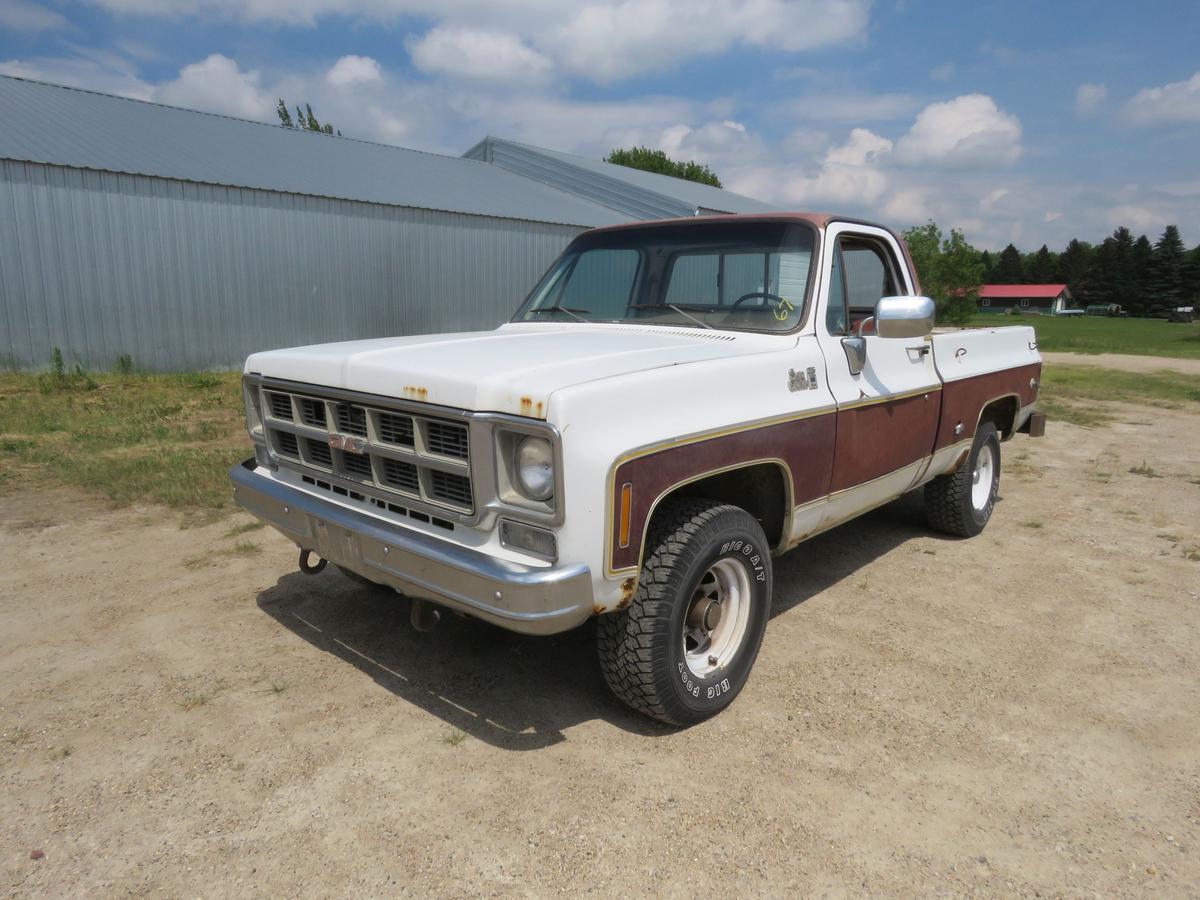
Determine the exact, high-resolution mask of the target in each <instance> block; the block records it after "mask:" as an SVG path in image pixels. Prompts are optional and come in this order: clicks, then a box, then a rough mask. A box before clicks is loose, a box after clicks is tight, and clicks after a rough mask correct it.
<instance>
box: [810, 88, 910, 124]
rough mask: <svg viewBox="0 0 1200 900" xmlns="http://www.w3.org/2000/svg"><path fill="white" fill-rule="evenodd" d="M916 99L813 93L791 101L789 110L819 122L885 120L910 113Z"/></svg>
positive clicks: (888, 95)
mask: <svg viewBox="0 0 1200 900" xmlns="http://www.w3.org/2000/svg"><path fill="white" fill-rule="evenodd" d="M918 105H919V104H918V101H917V99H916V98H915V97H913V96H912V95H911V94H835V93H829V92H825V93H815V94H812V95H810V96H806V97H801V98H799V99H797V100H793V101H792V102H791V103H790V104H789V105H788V111H789V112H790V113H791V114H792V115H795V116H799V117H803V118H805V119H815V120H817V121H821V122H846V123H848V124H862V123H863V122H886V121H890V120H893V119H900V118H905V117H907V116H909V115H911V114H912V113H913V111H914V110H915V109H916V108H917V106H918Z"/></svg>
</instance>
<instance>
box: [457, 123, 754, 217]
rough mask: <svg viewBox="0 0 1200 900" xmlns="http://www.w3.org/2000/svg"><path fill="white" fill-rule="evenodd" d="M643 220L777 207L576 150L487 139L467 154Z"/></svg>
mask: <svg viewBox="0 0 1200 900" xmlns="http://www.w3.org/2000/svg"><path fill="white" fill-rule="evenodd" d="M463 156H464V157H466V158H468V159H480V160H484V161H486V162H490V163H494V164H495V165H496V166H497V167H499V168H503V169H507V170H509V171H511V172H515V173H517V174H519V175H524V176H525V177H527V178H530V179H534V180H536V181H540V182H543V183H545V184H549V185H553V186H554V187H556V188H558V189H559V190H563V191H566V192H568V193H570V194H575V195H576V196H579V197H584V198H586V199H588V200H590V201H592V202H593V203H601V204H603V205H605V206H608V207H610V208H612V209H615V210H618V211H620V212H623V213H626V214H627V215H629V216H631V217H633V218H637V219H664V218H674V217H677V216H691V215H698V214H710V213H762V212H772V211H774V210H775V209H776V207H774V206H771V205H770V204H768V203H763V202H762V201H761V200H755V199H753V198H752V197H744V196H742V195H741V194H735V193H733V192H732V191H726V190H723V189H721V188H715V187H712V186H711V185H707V184H699V183H698V182H695V181H685V180H684V179H682V178H673V177H671V176H670V175H659V174H657V173H655V172H645V171H642V170H641V169H631V168H629V167H628V166H618V165H614V164H613V163H606V162H602V161H600V160H596V159H587V158H586V157H583V156H575V155H573V154H571V153H561V152H559V151H557V150H547V149H545V148H542V147H532V146H530V145H528V144H521V143H518V142H516V141H509V140H505V139H504V138H498V137H491V136H489V137H486V138H484V139H483V140H482V141H480V142H479V143H478V144H476V145H475V146H474V147H472V148H471V149H470V150H468V151H467V152H466V153H464V154H463Z"/></svg>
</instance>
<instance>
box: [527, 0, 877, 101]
mask: <svg viewBox="0 0 1200 900" xmlns="http://www.w3.org/2000/svg"><path fill="white" fill-rule="evenodd" d="M869 5H870V4H869V2H868V0H749V2H739V0H618V2H591V3H587V4H586V5H584V6H582V7H580V8H579V9H578V10H577V11H576V12H575V13H574V14H573V15H572V16H571V17H570V18H569V19H568V20H567V21H565V22H560V23H559V24H557V26H555V27H551V28H550V29H548V30H547V32H546V33H545V34H544V36H543V38H542V41H541V46H542V47H543V49H545V50H546V51H547V52H552V53H554V54H555V56H556V57H557V58H558V60H559V63H560V65H562V66H563V67H564V68H566V69H568V70H570V71H572V72H574V73H576V74H579V75H582V76H585V77H588V78H591V79H593V80H596V81H616V80H619V79H623V78H629V77H631V76H633V75H638V74H643V73H646V72H653V71H661V70H664V69H667V68H670V67H671V66H672V65H674V64H675V63H677V62H679V61H681V60H684V59H689V58H694V57H698V56H709V55H712V54H716V53H721V52H724V51H726V50H728V49H730V48H731V47H735V46H739V45H744V46H750V47H762V48H767V49H773V50H783V51H787V52H791V53H797V52H801V51H805V50H813V49H816V48H818V47H827V46H832V45H837V44H841V43H845V42H847V41H851V40H854V39H858V38H861V37H862V36H863V35H864V34H865V32H866V28H867V23H868V10H869Z"/></svg>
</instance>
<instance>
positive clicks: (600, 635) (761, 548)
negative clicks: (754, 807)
mask: <svg viewBox="0 0 1200 900" xmlns="http://www.w3.org/2000/svg"><path fill="white" fill-rule="evenodd" d="M770 611H771V553H770V547H769V545H768V544H767V540H766V536H765V535H764V534H763V530H762V528H761V527H760V526H759V524H758V522H757V521H756V520H755V519H754V518H753V517H752V516H751V515H750V514H749V513H747V512H746V511H745V510H742V509H739V508H738V507H736V506H730V505H728V504H722V503H717V502H714V501H711V500H677V501H667V504H665V505H664V508H663V509H662V510H661V511H660V512H659V513H658V514H656V516H655V520H654V524H653V526H652V527H651V533H650V536H649V543H648V545H647V555H646V560H645V563H644V564H643V565H642V571H641V575H640V578H639V580H638V587H637V592H636V594H635V595H634V598H633V602H632V603H631V604H630V606H629V607H628V608H627V609H625V610H622V611H621V612H617V613H611V614H609V615H604V616H601V617H600V620H599V622H598V623H597V629H596V637H597V648H598V651H599V656H600V669H601V671H602V672H603V673H604V679H605V681H607V682H608V686H609V687H610V688H611V689H612V691H613V693H614V694H616V695H617V697H619V698H620V699H621V700H623V701H624V702H625V703H627V704H629V706H631V707H633V708H634V709H636V710H638V711H639V712H642V713H645V714H646V715H648V716H651V717H653V718H655V719H658V720H660V721H662V722H667V723H669V724H672V725H694V724H696V723H697V722H702V721H704V720H705V719H707V718H710V717H711V716H714V715H716V714H717V713H719V712H720V711H721V710H723V709H725V707H727V706H729V704H730V703H732V702H733V700H734V698H735V697H736V696H737V695H738V693H739V692H740V691H741V689H742V687H743V686H744V685H745V684H746V681H747V679H748V678H749V676H750V669H751V668H752V667H753V665H754V660H755V658H756V657H757V656H758V649H759V647H760V646H761V644H762V638H763V633H764V632H765V631H766V627H767V618H768V616H769V614H770Z"/></svg>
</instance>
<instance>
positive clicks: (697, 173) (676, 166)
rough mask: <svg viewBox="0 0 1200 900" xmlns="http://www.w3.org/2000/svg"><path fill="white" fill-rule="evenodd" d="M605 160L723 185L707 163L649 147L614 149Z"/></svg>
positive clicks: (704, 182)
mask: <svg viewBox="0 0 1200 900" xmlns="http://www.w3.org/2000/svg"><path fill="white" fill-rule="evenodd" d="M604 161H605V162H608V163H615V164H616V165H618V166H628V167H629V168H631V169H644V170H645V171H647V172H657V173H658V174H659V175H670V176H672V177H674V178H682V179H684V180H686V181H697V182H699V183H700V184H710V185H712V186H713V187H717V188H719V187H720V186H721V179H719V178H718V177H717V176H716V174H715V173H714V172H713V171H712V170H711V169H710V168H709V167H708V166H706V165H703V164H701V163H698V162H693V161H691V160H688V161H687V162H679V161H678V160H674V159H671V158H670V157H669V156H667V154H665V153H664V152H663V151H661V150H651V149H650V148H649V147H632V148H630V149H628V150H613V151H612V152H611V153H609V154H608V156H606V157H604Z"/></svg>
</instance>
